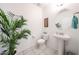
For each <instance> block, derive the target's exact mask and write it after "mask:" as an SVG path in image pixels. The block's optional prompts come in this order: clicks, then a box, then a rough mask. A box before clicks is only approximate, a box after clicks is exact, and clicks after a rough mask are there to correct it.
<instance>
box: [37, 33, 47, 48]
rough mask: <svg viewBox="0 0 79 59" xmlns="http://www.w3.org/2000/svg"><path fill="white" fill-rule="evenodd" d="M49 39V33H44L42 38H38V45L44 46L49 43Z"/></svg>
mask: <svg viewBox="0 0 79 59" xmlns="http://www.w3.org/2000/svg"><path fill="white" fill-rule="evenodd" d="M47 40H48V34H47V33H46V34H45V33H44V34H43V35H42V37H41V39H38V40H37V47H38V48H44V47H46V45H47Z"/></svg>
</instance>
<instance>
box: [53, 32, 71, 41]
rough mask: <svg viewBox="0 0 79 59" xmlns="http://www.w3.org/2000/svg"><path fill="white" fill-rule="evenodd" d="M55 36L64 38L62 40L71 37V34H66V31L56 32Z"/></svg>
mask: <svg viewBox="0 0 79 59" xmlns="http://www.w3.org/2000/svg"><path fill="white" fill-rule="evenodd" d="M54 37H55V38H57V39H62V40H68V39H70V36H69V35H68V34H64V33H56V34H54Z"/></svg>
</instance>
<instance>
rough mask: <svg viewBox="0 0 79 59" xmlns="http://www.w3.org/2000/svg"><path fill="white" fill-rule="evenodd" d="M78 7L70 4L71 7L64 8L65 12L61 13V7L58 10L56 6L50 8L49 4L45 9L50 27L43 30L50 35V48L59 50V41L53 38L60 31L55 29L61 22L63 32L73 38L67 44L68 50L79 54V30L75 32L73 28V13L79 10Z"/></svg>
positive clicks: (78, 5) (44, 12) (44, 14)
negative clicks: (57, 23)
mask: <svg viewBox="0 0 79 59" xmlns="http://www.w3.org/2000/svg"><path fill="white" fill-rule="evenodd" d="M78 7H79V4H70V5H69V6H67V7H66V9H64V8H62V9H63V12H59V10H60V9H59V7H58V9H56V10H55V6H54V7H50V4H48V6H47V7H44V8H43V17H48V19H49V27H48V28H43V30H45V31H47V32H48V33H49V36H50V39H49V42H48V46H49V47H50V48H53V49H56V48H57V41H56V39H55V38H54V37H53V34H54V33H56V32H57V31H58V29H57V28H56V27H55V24H56V22H60V23H61V24H62V28H63V32H65V33H67V34H69V35H70V36H71V40H70V41H69V42H68V43H67V47H66V50H67V51H72V52H74V53H78V50H79V46H78V45H79V36H78V35H79V28H78V29H77V30H74V29H72V27H71V22H72V16H73V13H74V12H77V11H78V10H79V9H78ZM60 8H61V7H60ZM62 9H61V10H62Z"/></svg>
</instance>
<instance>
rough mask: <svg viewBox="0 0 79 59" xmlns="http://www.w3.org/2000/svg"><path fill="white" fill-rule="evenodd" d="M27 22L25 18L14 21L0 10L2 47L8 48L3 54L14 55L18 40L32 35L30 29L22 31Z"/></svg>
mask: <svg viewBox="0 0 79 59" xmlns="http://www.w3.org/2000/svg"><path fill="white" fill-rule="evenodd" d="M25 22H26V20H25V19H24V17H23V16H21V17H20V18H17V19H15V20H13V19H10V18H9V15H8V16H7V15H6V13H5V12H4V11H3V10H2V9H0V30H1V31H0V45H1V47H5V48H6V49H5V50H4V51H3V52H2V54H6V55H14V54H15V53H16V45H18V40H20V39H22V38H28V35H29V34H31V32H30V30H29V29H22V27H23V25H25V24H26V23H25Z"/></svg>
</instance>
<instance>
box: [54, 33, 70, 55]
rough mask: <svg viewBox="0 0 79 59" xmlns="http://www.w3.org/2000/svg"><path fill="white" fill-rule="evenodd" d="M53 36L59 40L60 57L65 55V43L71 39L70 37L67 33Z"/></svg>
mask: <svg viewBox="0 0 79 59" xmlns="http://www.w3.org/2000/svg"><path fill="white" fill-rule="evenodd" d="M53 36H54V37H55V38H56V39H57V48H56V49H57V50H58V55H63V54H65V43H66V41H68V40H69V39H70V36H69V35H68V34H65V33H55V34H54V35H53Z"/></svg>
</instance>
